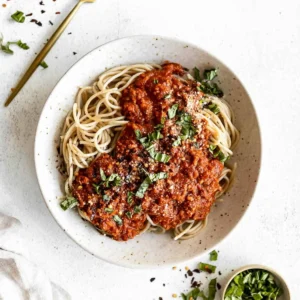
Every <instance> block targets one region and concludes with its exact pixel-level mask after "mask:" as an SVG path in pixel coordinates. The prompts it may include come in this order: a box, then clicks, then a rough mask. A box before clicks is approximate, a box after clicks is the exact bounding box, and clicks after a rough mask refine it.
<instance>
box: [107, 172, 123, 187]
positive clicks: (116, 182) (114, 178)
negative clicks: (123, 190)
mask: <svg viewBox="0 0 300 300" xmlns="http://www.w3.org/2000/svg"><path fill="white" fill-rule="evenodd" d="M109 183H111V184H112V185H113V186H120V185H121V177H120V176H119V175H118V174H116V173H113V174H111V175H110V176H109V177H108V178H107V179H106V183H105V185H106V186H107V187H108V186H109Z"/></svg>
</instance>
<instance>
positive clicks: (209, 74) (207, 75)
mask: <svg viewBox="0 0 300 300" xmlns="http://www.w3.org/2000/svg"><path fill="white" fill-rule="evenodd" d="M217 73H218V72H217V70H216V69H210V70H205V71H204V72H203V76H204V79H206V80H208V81H211V80H213V79H214V78H216V77H217V76H218V74H217Z"/></svg>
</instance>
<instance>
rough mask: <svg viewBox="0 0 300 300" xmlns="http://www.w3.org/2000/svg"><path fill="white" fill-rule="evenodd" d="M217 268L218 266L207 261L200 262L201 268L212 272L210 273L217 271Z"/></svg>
mask: <svg viewBox="0 0 300 300" xmlns="http://www.w3.org/2000/svg"><path fill="white" fill-rule="evenodd" d="M216 268H217V267H216V266H213V265H210V264H205V263H202V262H200V264H199V270H201V271H204V272H207V273H210V274H211V273H215V271H216Z"/></svg>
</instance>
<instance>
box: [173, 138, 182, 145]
mask: <svg viewBox="0 0 300 300" xmlns="http://www.w3.org/2000/svg"><path fill="white" fill-rule="evenodd" d="M180 144H181V138H180V136H178V137H177V140H176V141H174V142H173V144H172V146H174V147H176V146H179V145H180Z"/></svg>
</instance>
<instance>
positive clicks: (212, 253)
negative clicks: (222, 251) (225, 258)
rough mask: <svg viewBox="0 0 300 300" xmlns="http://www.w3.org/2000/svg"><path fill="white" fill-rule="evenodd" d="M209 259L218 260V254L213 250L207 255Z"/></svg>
mask: <svg viewBox="0 0 300 300" xmlns="http://www.w3.org/2000/svg"><path fill="white" fill-rule="evenodd" d="M209 259H210V261H215V260H218V252H217V251H216V250H213V251H212V252H210V253H209Z"/></svg>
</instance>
